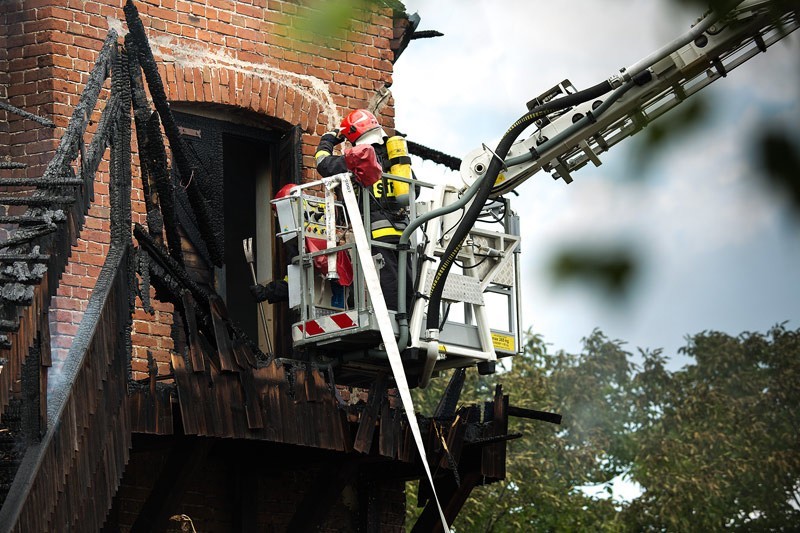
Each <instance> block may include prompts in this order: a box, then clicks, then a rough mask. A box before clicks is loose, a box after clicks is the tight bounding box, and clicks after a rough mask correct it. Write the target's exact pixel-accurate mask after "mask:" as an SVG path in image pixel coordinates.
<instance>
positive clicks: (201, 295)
mask: <svg viewBox="0 0 800 533" xmlns="http://www.w3.org/2000/svg"><path fill="white" fill-rule="evenodd" d="M133 235H134V236H135V237H136V240H137V241H138V242H139V246H141V247H142V248H143V249H144V250H145V251H146V252H147V253H149V254H150V257H151V258H152V259H153V260H154V261H156V262H157V263H159V264H160V265H161V266H162V267H163V268H164V269H165V270H166V272H168V273H169V274H170V275H171V276H172V277H173V278H174V279H175V280H176V281H177V282H178V283H179V284H180V285H181V286H182V287H184V288H186V289H188V290H189V291H190V292H191V294H192V297H193V298H194V299H195V300H196V301H197V302H198V303H199V304H200V305H201V306H202V307H203V310H204V313H205V314H206V315H208V314H209V309H208V301H209V299H210V298H211V293H209V292H208V291H207V290H205V289H203V288H202V287H200V285H198V284H197V283H196V282H195V281H194V280H193V279H192V278H191V277H190V276H189V274H188V273H187V272H186V270H184V268H183V267H182V266H181V265H180V264H178V262H177V261H175V259H173V258H172V257H171V256H170V255H168V254H167V253H166V252H165V251H164V248H163V247H162V246H160V245H159V244H158V243H156V242H155V241H154V240H153V239H152V238H151V237H150V234H149V233H148V232H147V231H146V230H145V229H144V228H143V227H142V225H141V224H138V223H137V224H135V225H134V227H133Z"/></svg>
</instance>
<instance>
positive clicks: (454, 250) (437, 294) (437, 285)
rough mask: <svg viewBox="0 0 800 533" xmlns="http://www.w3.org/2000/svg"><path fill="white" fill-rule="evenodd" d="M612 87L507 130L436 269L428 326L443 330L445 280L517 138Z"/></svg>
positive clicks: (546, 107)
mask: <svg viewBox="0 0 800 533" xmlns="http://www.w3.org/2000/svg"><path fill="white" fill-rule="evenodd" d="M611 89H612V87H611V83H609V82H608V81H604V82H602V83H598V84H597V85H595V86H593V87H590V88H588V89H584V90H583V91H579V92H577V93H574V94H570V95H567V96H564V97H562V98H558V99H557V100H553V101H551V102H548V103H546V104H543V105H540V106H538V107H535V108H533V109H531V110H530V111H528V112H527V113H525V114H524V115H522V116H521V117H520V118H519V119H518V120H517V121H516V122H514V124H512V125H511V127H510V128H509V129H508V131H506V133H505V135H503V138H502V139H500V142H499V143H498V145H497V148H496V149H495V155H496V156H497V157H493V158H492V160H491V162H490V163H489V168H488V169H487V170H486V174H485V175H484V176H483V179H482V181H481V185H480V188H479V189H478V192H477V193H476V194H475V198H474V199H473V200H472V205H470V207H469V209H468V210H467V212H466V214H465V215H464V218H463V220H462V221H461V224H459V225H458V227H457V228H456V230H455V232H454V233H453V237H452V239H451V240H450V244H449V245H448V246H447V249H445V251H444V255H443V256H442V261H441V263H440V264H439V268H438V269H437V270H436V275H435V276H434V277H433V282H432V284H431V292H430V296H429V303H428V318H427V321H426V328H427V329H429V330H438V329H439V314H440V303H441V299H442V291H443V290H444V279H445V278H446V277H447V273H448V272H449V271H450V267H452V266H453V263H454V262H455V259H456V257H457V256H458V251H459V250H460V249H461V245H462V244H463V243H464V239H466V238H467V235H468V234H469V231H470V230H471V229H472V226H473V225H474V224H475V221H476V220H477V219H478V216H480V214H481V210H482V209H483V205H484V204H485V203H486V200H487V199H488V198H489V196H490V194H491V192H492V187H494V182H495V180H496V179H497V176H498V174H500V169H501V168H502V166H503V160H504V159H505V157H506V155H508V152H509V150H511V146H512V145H513V144H514V141H516V140H517V137H519V136H520V134H521V133H522V132H523V131H524V130H525V129H526V128H527V127H528V126H529V125H530V124H531V123H532V122H533V121H535V120H538V119H540V118H542V117H544V116H547V115H549V114H550V113H553V112H554V111H559V110H561V109H565V108H567V107H572V106H574V105H578V104H581V103H583V102H587V101H589V100H592V99H594V98H597V97H599V96H602V95H604V94H606V93H607V92H609V91H610V90H611Z"/></svg>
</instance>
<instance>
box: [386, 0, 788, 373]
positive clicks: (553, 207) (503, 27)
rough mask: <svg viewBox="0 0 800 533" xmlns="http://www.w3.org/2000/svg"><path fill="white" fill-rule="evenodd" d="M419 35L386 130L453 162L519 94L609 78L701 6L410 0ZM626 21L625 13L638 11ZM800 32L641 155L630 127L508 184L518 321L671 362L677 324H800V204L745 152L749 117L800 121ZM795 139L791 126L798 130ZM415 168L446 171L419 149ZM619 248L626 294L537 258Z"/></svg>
mask: <svg viewBox="0 0 800 533" xmlns="http://www.w3.org/2000/svg"><path fill="white" fill-rule="evenodd" d="M405 4H406V6H407V10H408V12H409V13H413V12H415V11H416V12H418V13H419V15H420V16H421V19H422V21H421V24H420V26H419V28H418V29H420V30H429V29H432V30H439V31H441V32H442V33H444V37H439V38H435V39H424V40H417V41H412V42H411V43H410V45H409V47H408V48H407V49H406V50H405V52H404V53H403V55H402V56H401V58H400V59H399V60H398V61H397V63H396V64H395V70H394V76H393V79H394V84H393V86H392V93H393V95H394V99H395V112H396V126H397V128H398V130H400V131H402V132H403V133H405V134H407V135H408V138H409V139H410V140H413V141H415V142H418V143H420V144H423V145H425V146H429V147H431V148H436V149H438V150H441V151H443V152H446V153H448V154H451V155H454V156H457V157H462V156H464V155H465V154H467V153H468V152H470V151H471V150H473V149H474V148H476V147H479V146H480V145H481V143H486V144H487V145H490V146H492V147H494V146H495V145H496V143H497V141H498V140H499V138H500V136H501V135H502V134H503V132H505V130H506V129H507V128H508V126H510V125H511V124H512V123H513V122H514V121H515V120H516V119H517V118H519V116H521V115H522V114H523V113H524V112H525V111H526V108H525V103H526V102H527V101H528V100H530V99H531V98H533V97H535V96H537V95H539V94H540V93H542V92H544V91H545V90H547V89H549V88H550V87H552V86H554V85H555V84H557V83H558V82H560V81H561V80H563V79H565V78H568V79H569V80H570V81H571V82H572V83H573V84H574V85H575V86H576V87H577V88H578V89H583V88H586V87H589V86H591V85H594V84H596V83H598V82H600V81H603V80H605V79H607V78H608V77H609V76H611V75H613V74H615V73H616V72H617V71H618V70H619V69H620V68H622V67H626V66H629V65H632V64H633V63H635V62H636V61H637V60H639V59H641V58H643V57H645V56H647V55H649V54H650V53H651V52H653V51H655V50H657V49H658V48H660V47H661V46H663V45H664V44H666V43H667V42H669V41H671V40H673V39H674V38H676V37H678V36H679V35H681V34H683V33H685V32H686V31H688V30H689V28H690V25H691V23H693V22H694V21H695V19H696V18H697V17H698V16H699V12H698V11H697V10H696V9H688V8H685V7H678V2H675V1H670V0H662V1H653V0H648V1H644V0H641V1H640V0H636V1H622V0H605V1H603V2H596V1H591V0H573V1H572V2H568V3H567V2H545V1H541V0H527V1H523V0H513V1H512V0H504V1H494V2H489V1H479V0H458V1H456V0H437V1H428V2H423V1H421V0H407V1H406V2H405ZM633 21H635V23H632V22H633ZM797 33H798V32H796V33H795V34H793V35H791V36H789V37H788V38H786V39H784V40H783V41H782V42H780V43H778V44H776V45H775V46H773V47H771V48H770V49H769V50H768V52H767V53H766V54H760V55H759V56H757V57H755V58H753V59H751V60H750V61H748V62H747V63H745V64H744V65H742V66H741V67H739V68H738V69H736V70H734V71H733V72H731V73H730V75H729V76H728V77H727V78H726V79H723V80H719V81H717V82H715V83H713V84H712V85H711V86H710V87H707V88H706V89H704V90H703V91H701V94H702V95H703V96H705V98H706V102H707V103H708V105H709V108H710V114H709V116H708V118H707V119H706V120H705V121H704V122H703V124H702V126H700V127H698V128H696V129H694V130H692V131H689V132H685V133H684V134H681V135H680V136H678V137H677V138H676V139H674V140H672V141H670V142H668V143H667V144H666V145H665V146H663V147H662V149H661V150H660V151H659V152H658V153H657V154H656V155H655V156H653V157H651V158H650V160H649V161H648V162H647V164H646V165H644V167H643V168H642V167H639V166H637V165H636V164H635V163H634V161H635V160H636V154H637V153H639V151H640V150H641V149H642V146H641V142H639V140H638V139H637V137H632V138H629V139H627V140H625V141H623V142H622V143H620V144H618V145H617V146H615V147H613V148H612V149H611V151H610V152H608V153H605V154H602V155H601V159H602V160H603V164H602V165H601V166H600V167H593V166H586V167H584V168H583V169H581V170H579V171H578V172H576V173H575V174H574V176H573V177H574V178H575V181H574V182H573V183H572V184H570V185H567V184H565V183H564V182H563V181H562V180H559V181H554V180H553V179H552V178H551V177H550V176H549V175H548V174H546V173H541V172H540V173H539V174H537V175H535V176H534V177H533V178H532V179H530V180H528V181H527V182H525V183H524V184H523V185H522V186H520V187H519V188H518V189H517V192H518V193H519V194H520V196H519V197H517V198H514V200H513V204H512V205H513V207H514V209H515V210H516V211H517V212H518V213H519V214H520V216H521V218H522V224H521V225H522V228H523V235H522V250H523V269H522V275H523V293H524V298H523V300H524V302H523V308H522V317H523V327H524V328H527V327H531V328H532V330H533V331H534V332H535V333H539V334H541V335H543V337H544V339H545V341H546V342H548V343H550V344H551V345H552V348H553V349H564V350H567V351H572V352H575V351H578V350H579V349H580V346H581V339H582V338H584V337H586V336H588V335H589V334H590V333H591V332H592V330H593V329H595V328H599V329H601V330H602V331H603V332H604V333H605V334H606V335H607V336H608V337H610V338H612V339H620V340H623V341H625V342H626V343H627V348H628V350H630V351H631V352H634V353H636V352H637V348H646V349H657V348H663V349H664V355H666V356H668V357H670V358H671V360H672V363H671V365H672V366H674V367H679V366H681V365H683V364H685V363H687V362H689V361H688V360H687V359H686V358H685V357H682V356H679V355H678V349H679V348H680V347H681V346H684V345H685V344H686V342H685V337H686V336H687V335H693V334H695V333H698V332H701V331H704V330H717V331H723V332H726V333H729V334H732V335H738V334H739V333H741V332H743V331H761V332H764V331H766V330H767V329H768V328H770V327H771V326H773V325H775V324H777V323H780V322H784V321H788V327H790V328H798V327H800V231H798V230H800V217H797V216H795V215H793V214H792V212H791V210H790V208H789V202H788V201H787V199H786V196H785V194H784V193H783V191H781V190H779V189H776V188H775V187H773V186H770V185H768V184H769V182H768V181H767V180H766V179H765V178H764V177H763V176H762V175H761V172H760V171H759V170H758V165H757V164H755V163H754V161H753V157H752V152H753V149H752V146H751V145H750V141H749V140H750V139H751V138H752V137H753V132H755V131H758V128H759V127H760V125H761V124H775V123H780V124H784V125H787V126H789V127H791V128H794V130H793V131H794V132H795V133H796V132H798V131H800V130H798V126H797V124H798V123H799V121H798V120H797V119H798V118H800V68H799V67H800V63H798V62H797V59H796V58H797V51H798V44H799V43H800V35H797ZM798 138H800V134H798ZM414 165H415V173H416V175H417V176H418V177H419V178H420V179H424V180H426V181H437V180H446V179H452V174H451V173H450V172H449V171H448V170H446V169H444V168H443V167H441V166H438V165H435V164H432V163H429V162H425V163H423V162H421V161H419V160H417V161H415V162H414ZM587 243H589V244H590V243H608V244H618V243H622V244H625V245H629V246H631V247H632V249H633V250H635V251H636V253H637V257H639V259H640V264H641V269H640V275H639V276H638V277H637V278H636V279H635V280H634V282H633V284H632V290H631V291H630V294H629V295H628V297H627V298H625V299H624V300H621V301H617V302H616V303H615V302H611V301H609V299H608V298H606V297H604V296H603V294H602V293H601V292H598V291H596V290H591V289H589V288H586V287H583V286H578V285H569V286H556V285H555V284H554V283H553V280H552V278H551V277H550V276H549V270H548V264H549V261H550V260H551V259H552V257H553V256H554V254H555V253H556V252H557V251H558V250H560V249H561V248H562V247H563V246H565V245H570V244H577V245H585V244H587Z"/></svg>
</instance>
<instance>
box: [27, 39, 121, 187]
mask: <svg viewBox="0 0 800 533" xmlns="http://www.w3.org/2000/svg"><path fill="white" fill-rule="evenodd" d="M116 42H117V32H116V31H114V30H113V29H112V30H109V32H108V36H107V37H106V40H105V42H103V47H102V48H101V49H100V54H99V55H98V57H97V61H96V62H95V64H94V68H93V69H92V72H91V74H89V81H87V82H86V87H85V88H84V90H83V93H81V97H80V100H79V101H78V105H76V106H75V109H74V110H73V112H72V117H71V118H70V121H69V125H68V126H67V129H66V131H65V132H64V135H63V136H62V137H61V142H60V143H59V145H58V148H56V153H55V155H54V156H53V159H51V160H50V163H49V164H48V165H47V168H46V169H45V171H44V174H43V176H42V177H43V178H44V179H46V180H50V179H57V178H60V177H62V176H63V175H64V170H65V169H64V167H65V166H66V165H68V164H69V163H70V162H72V161H74V160H75V159H76V158H77V157H78V143H82V142H83V134H84V133H85V132H86V126H87V125H88V123H89V117H90V116H91V115H92V111H93V110H94V108H95V105H96V103H97V97H98V96H99V94H100V89H101V88H102V86H103V82H104V81H105V79H106V78H107V77H108V74H109V73H110V71H111V63H112V61H113V57H114V53H115V48H116Z"/></svg>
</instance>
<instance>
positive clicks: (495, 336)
mask: <svg viewBox="0 0 800 533" xmlns="http://www.w3.org/2000/svg"><path fill="white" fill-rule="evenodd" d="M492 344H493V345H494V349H495V350H503V351H504V352H513V351H514V336H513V335H506V334H504V333H495V332H492Z"/></svg>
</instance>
